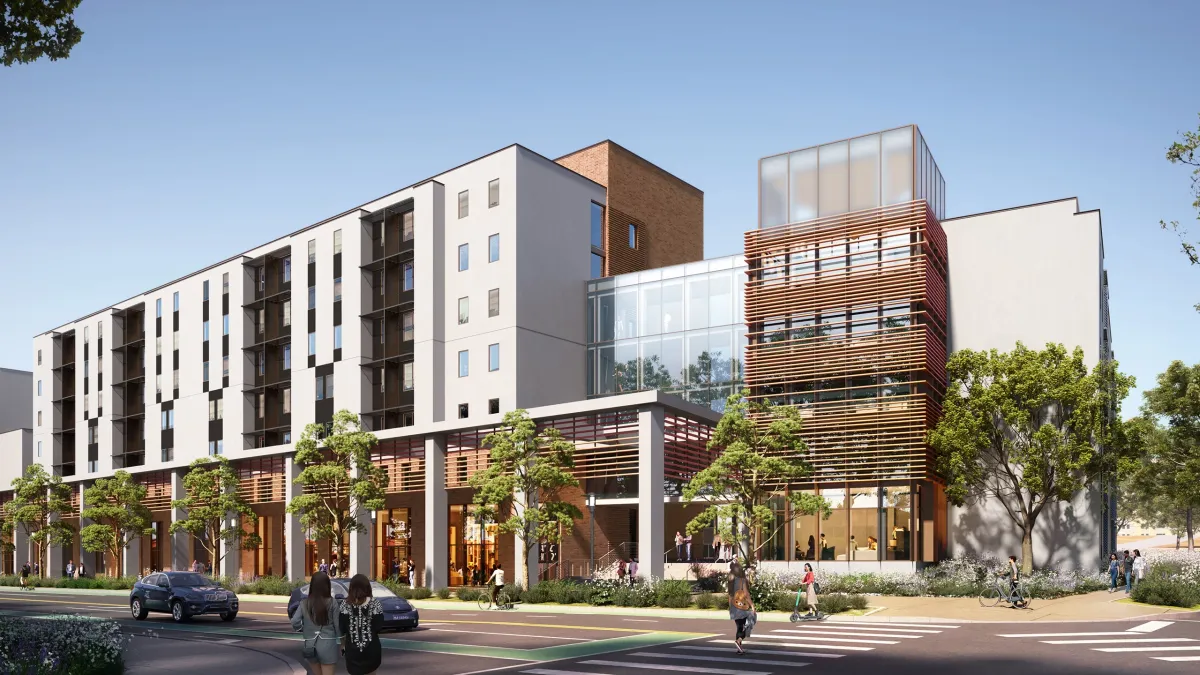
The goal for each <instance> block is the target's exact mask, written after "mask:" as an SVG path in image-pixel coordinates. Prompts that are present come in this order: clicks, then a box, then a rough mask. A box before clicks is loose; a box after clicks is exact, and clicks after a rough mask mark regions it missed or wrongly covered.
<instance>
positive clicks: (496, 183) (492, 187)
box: [488, 178, 500, 209]
mask: <svg viewBox="0 0 1200 675" xmlns="http://www.w3.org/2000/svg"><path fill="white" fill-rule="evenodd" d="M493 206H500V179H499V178H497V179H495V180H493V181H490V182H489V183H488V208H489V209H490V208H492V207H493Z"/></svg>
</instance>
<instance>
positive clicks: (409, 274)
mask: <svg viewBox="0 0 1200 675" xmlns="http://www.w3.org/2000/svg"><path fill="white" fill-rule="evenodd" d="M412 289H413V264H412V263H404V283H403V285H402V286H401V290H405V291H411V290H412Z"/></svg>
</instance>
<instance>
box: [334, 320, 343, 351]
mask: <svg viewBox="0 0 1200 675" xmlns="http://www.w3.org/2000/svg"><path fill="white" fill-rule="evenodd" d="M333 348H334V349H341V348H342V327H341V326H340V325H338V326H334V327H333Z"/></svg>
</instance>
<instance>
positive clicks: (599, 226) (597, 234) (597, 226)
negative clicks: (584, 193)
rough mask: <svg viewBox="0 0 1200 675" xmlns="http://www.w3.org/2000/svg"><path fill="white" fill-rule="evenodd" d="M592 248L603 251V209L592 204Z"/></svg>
mask: <svg viewBox="0 0 1200 675" xmlns="http://www.w3.org/2000/svg"><path fill="white" fill-rule="evenodd" d="M592 246H593V247H595V248H598V249H602V250H603V249H604V207H603V206H600V205H599V204H597V203H596V202H592Z"/></svg>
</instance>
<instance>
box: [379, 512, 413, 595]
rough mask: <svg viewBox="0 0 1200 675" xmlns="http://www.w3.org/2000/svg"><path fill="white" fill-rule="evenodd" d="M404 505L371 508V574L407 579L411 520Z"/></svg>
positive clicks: (380, 576)
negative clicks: (392, 507) (373, 509)
mask: <svg viewBox="0 0 1200 675" xmlns="http://www.w3.org/2000/svg"><path fill="white" fill-rule="evenodd" d="M409 517H410V514H409V510H408V509H407V508H396V509H384V510H382V511H376V512H375V536H374V541H375V552H374V553H375V554H374V556H372V558H371V576H372V578H375V579H384V578H396V579H401V580H404V581H407V578H406V577H407V574H408V559H409V557H410V556H411V555H412V552H411V544H412V523H411V522H410V520H409ZM414 581H415V580H414Z"/></svg>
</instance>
